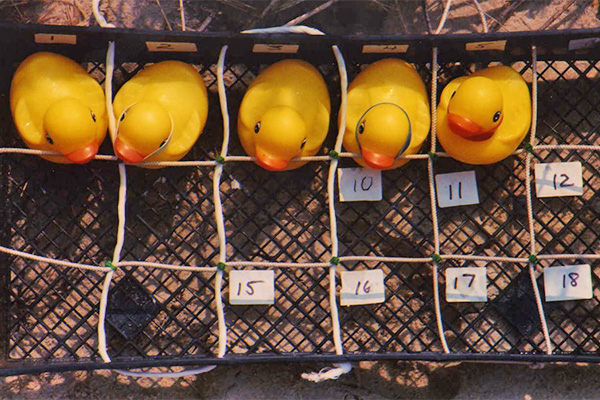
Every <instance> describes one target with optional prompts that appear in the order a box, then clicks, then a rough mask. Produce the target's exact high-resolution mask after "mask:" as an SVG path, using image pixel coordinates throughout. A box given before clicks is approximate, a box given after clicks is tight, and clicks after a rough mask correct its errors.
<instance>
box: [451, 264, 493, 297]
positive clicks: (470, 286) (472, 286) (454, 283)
mask: <svg viewBox="0 0 600 400" xmlns="http://www.w3.org/2000/svg"><path fill="white" fill-rule="evenodd" d="M446 301H448V302H451V303H465V302H476V301H487V269H486V268H477V267H463V268H448V269H446Z"/></svg>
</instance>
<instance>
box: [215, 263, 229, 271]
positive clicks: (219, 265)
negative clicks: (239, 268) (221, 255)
mask: <svg viewBox="0 0 600 400" xmlns="http://www.w3.org/2000/svg"><path fill="white" fill-rule="evenodd" d="M217 268H219V269H220V270H221V271H223V272H225V270H226V269H227V264H225V263H224V262H220V263H218V264H217Z"/></svg>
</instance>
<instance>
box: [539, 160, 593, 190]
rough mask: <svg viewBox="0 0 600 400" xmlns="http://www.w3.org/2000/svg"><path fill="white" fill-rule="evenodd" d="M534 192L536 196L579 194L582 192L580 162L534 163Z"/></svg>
mask: <svg viewBox="0 0 600 400" xmlns="http://www.w3.org/2000/svg"><path fill="white" fill-rule="evenodd" d="M535 192H536V195H537V197H561V196H581V195H582V194H583V173H582V169H581V163H580V162H579V161H574V162H558V163H538V164H536V165H535Z"/></svg>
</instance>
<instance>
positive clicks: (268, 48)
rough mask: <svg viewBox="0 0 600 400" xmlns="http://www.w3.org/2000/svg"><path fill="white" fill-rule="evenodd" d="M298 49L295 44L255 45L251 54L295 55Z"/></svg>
mask: <svg viewBox="0 0 600 400" xmlns="http://www.w3.org/2000/svg"><path fill="white" fill-rule="evenodd" d="M299 48H300V46H299V45H297V44H255V45H254V47H252V52H253V53H281V54H296V53H297V52H298V49H299Z"/></svg>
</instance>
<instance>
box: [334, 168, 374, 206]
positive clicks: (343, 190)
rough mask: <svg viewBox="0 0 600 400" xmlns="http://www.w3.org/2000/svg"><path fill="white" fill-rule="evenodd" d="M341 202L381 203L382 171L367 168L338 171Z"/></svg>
mask: <svg viewBox="0 0 600 400" xmlns="http://www.w3.org/2000/svg"><path fill="white" fill-rule="evenodd" d="M338 184H339V189H340V201H380V200H381V199H382V198H383V189H382V187H381V171H375V170H372V169H367V168H340V169H338Z"/></svg>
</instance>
